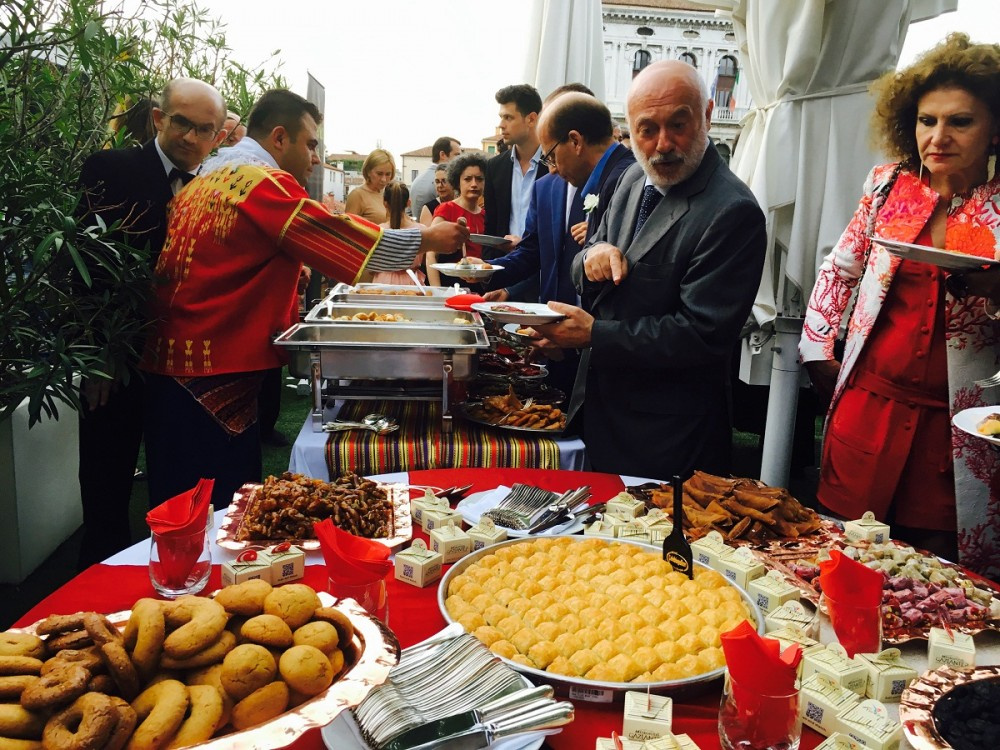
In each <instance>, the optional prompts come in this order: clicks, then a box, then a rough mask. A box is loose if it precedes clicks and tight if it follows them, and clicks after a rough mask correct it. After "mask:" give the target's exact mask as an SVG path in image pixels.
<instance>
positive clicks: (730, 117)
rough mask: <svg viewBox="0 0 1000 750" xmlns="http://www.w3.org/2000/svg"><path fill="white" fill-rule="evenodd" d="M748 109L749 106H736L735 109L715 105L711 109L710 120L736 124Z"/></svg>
mask: <svg viewBox="0 0 1000 750" xmlns="http://www.w3.org/2000/svg"><path fill="white" fill-rule="evenodd" d="M748 111H749V107H736V108H735V109H729V108H728V107H716V108H715V109H713V110H712V122H718V123H728V124H732V125H736V124H738V123H739V121H740V120H742V119H743V116H744V115H745V114H746V113H747V112H748Z"/></svg>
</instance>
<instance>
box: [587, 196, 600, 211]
mask: <svg viewBox="0 0 1000 750" xmlns="http://www.w3.org/2000/svg"><path fill="white" fill-rule="evenodd" d="M599 201H600V198H598V197H597V196H596V195H594V194H593V193H587V195H585V196H583V212H584V213H585V214H589V213H590V212H591V211H593V210H594V209H595V208H597V204H598V202H599Z"/></svg>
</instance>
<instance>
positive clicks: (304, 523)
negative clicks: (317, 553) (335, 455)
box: [216, 471, 413, 550]
mask: <svg viewBox="0 0 1000 750" xmlns="http://www.w3.org/2000/svg"><path fill="white" fill-rule="evenodd" d="M326 518H329V519H331V520H332V521H333V523H334V525H336V526H338V527H340V528H342V529H344V530H345V531H349V532H351V533H352V534H354V535H355V536H363V537H366V538H368V539H371V540H373V541H376V542H380V543H382V544H385V545H386V546H388V547H391V548H393V549H395V548H397V547H399V546H401V545H403V544H404V543H406V542H407V541H409V540H410V539H411V538H412V537H413V522H412V519H411V517H410V503H409V493H408V491H407V488H406V485H395V484H379V483H377V482H373V481H372V480H370V479H365V478H363V477H359V476H357V475H356V474H345V475H344V476H341V477H338V478H337V479H336V480H334V481H333V482H324V481H322V480H320V479H313V478H312V477H306V476H303V475H302V474H293V473H292V472H287V471H286V472H285V473H284V474H282V475H281V476H280V477H274V476H269V477H268V478H267V479H266V480H264V483H263V484H245V485H243V486H242V487H241V488H240V489H239V490H237V491H236V493H235V494H234V496H233V501H232V503H230V505H229V509H228V510H227V511H226V515H225V518H224V519H223V521H222V523H221V524H220V527H219V531H218V534H217V535H216V542H217V543H218V545H219V546H220V547H223V548H225V549H231V550H242V549H246V548H247V547H251V546H266V545H268V544H278V543H280V542H286V541H287V542H292V543H293V544H296V545H298V546H299V547H302V548H303V549H306V550H315V549H319V541H318V540H317V539H316V535H315V533H314V532H313V524H314V523H317V522H319V521H322V520H324V519H326Z"/></svg>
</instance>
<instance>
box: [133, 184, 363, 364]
mask: <svg viewBox="0 0 1000 750" xmlns="http://www.w3.org/2000/svg"><path fill="white" fill-rule="evenodd" d="M381 236H382V230H381V229H380V228H379V227H378V226H376V225H375V224H372V223H371V222H369V221H366V220H365V219H361V218H359V217H357V216H351V215H348V214H331V213H330V212H329V211H328V210H327V209H326V208H325V207H324V206H323V205H322V204H320V203H317V202H316V201H313V200H310V199H309V197H308V195H307V194H306V192H305V190H304V189H303V188H302V186H301V185H299V183H298V182H296V180H295V179H294V178H293V177H292V176H291V175H290V174H288V173H287V172H283V171H281V170H278V169H272V168H270V167H265V166H260V165H256V164H239V165H227V166H222V167H220V168H218V169H215V170H213V171H212V172H210V173H208V174H205V175H202V176H199V177H198V178H197V179H195V180H193V181H192V182H191V183H190V184H189V185H188V186H187V187H186V188H184V189H183V190H182V191H181V192H180V193H178V194H177V196H176V197H175V198H174V199H173V200H172V201H171V202H170V206H169V224H168V229H167V240H166V243H165V244H164V246H163V252H162V253H161V254H160V259H159V262H158V263H157V265H156V286H155V290H154V299H153V303H152V310H151V318H152V321H153V323H152V327H151V329H150V332H149V334H148V338H147V341H146V348H145V352H144V355H143V360H142V364H141V367H142V369H144V370H146V371H147V372H153V373H158V374H161V375H171V376H174V377H182V378H183V377H200V376H206V375H218V374H222V373H233V372H248V371H254V370H266V369H270V368H273V367H279V366H281V365H282V364H284V361H285V360H284V356H283V354H282V352H280V351H279V350H278V348H277V347H275V346H273V345H272V343H271V341H272V339H273V337H274V335H275V334H276V333H278V332H279V331H283V330H285V329H286V328H288V327H289V326H290V325H291V324H292V323H294V322H295V318H294V315H295V313H296V308H297V298H296V284H297V282H298V278H299V271H300V269H301V268H302V265H303V263H305V264H307V265H309V266H310V267H312V268H315V269H317V270H318V271H320V272H321V273H323V274H326V275H327V276H330V277H332V278H334V279H336V280H338V281H346V282H351V283H353V282H355V281H357V279H358V277H359V276H360V274H361V272H362V271H363V270H364V268H365V265H366V264H367V262H368V260H369V258H370V257H371V253H372V251H373V249H374V248H375V246H376V245H377V244H378V243H379V240H380V238H381Z"/></svg>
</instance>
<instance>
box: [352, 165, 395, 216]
mask: <svg viewBox="0 0 1000 750" xmlns="http://www.w3.org/2000/svg"><path fill="white" fill-rule="evenodd" d="M361 176H362V177H364V178H365V183H364V184H363V185H358V186H357V187H356V188H354V190H352V191H351V192H350V194H349V195H348V196H347V204H346V205H345V207H344V210H345V211H347V213H349V214H356V215H357V216H361V217H362V218H365V219H368V221H371V222H374V223H375V224H382V223H383V222H386V221H388V220H389V214H388V212H387V211H386V210H385V203H384V202H383V197H382V191H383V190H384V189H385V186H386V185H388V184H389V183H390V182H391V181H392V180H393V179H394V178H395V176H396V160H395V159H393V158H392V154H390V153H389V152H388V151H386V150H385V149H384V148H377V149H375V150H374V151H372V152H371V153H370V154H368V156H367V158H366V159H365V161H364V163H363V164H362V165H361Z"/></svg>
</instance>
